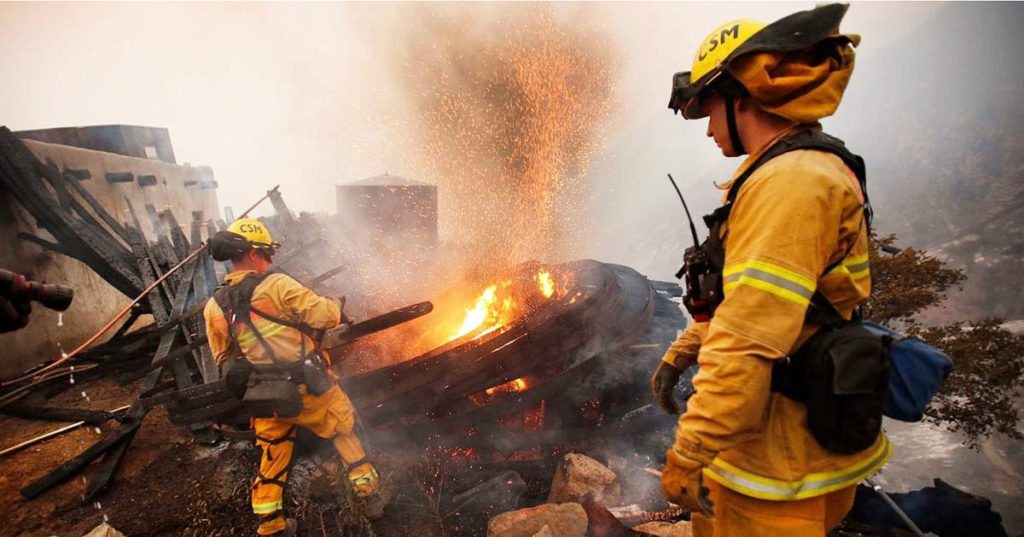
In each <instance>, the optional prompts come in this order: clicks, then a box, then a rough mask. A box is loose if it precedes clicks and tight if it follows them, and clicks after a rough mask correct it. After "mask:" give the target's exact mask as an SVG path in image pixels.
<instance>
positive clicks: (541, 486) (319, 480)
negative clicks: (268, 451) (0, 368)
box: [0, 381, 551, 537]
mask: <svg viewBox="0 0 1024 537" xmlns="http://www.w3.org/2000/svg"><path fill="white" fill-rule="evenodd" d="M83 390H84V391H85V393H86V394H87V396H88V400H86V398H85V397H84V396H83V395H82V391H83ZM137 393H138V386H136V385H130V386H127V387H119V386H117V385H116V384H115V383H113V382H111V381H98V382H95V383H91V384H89V385H86V386H82V387H79V386H76V387H73V388H71V389H69V390H67V391H65V392H64V393H62V394H60V395H58V396H56V397H54V398H52V399H50V400H42V399H41V398H39V399H25V400H22V401H19V404H33V403H37V404H41V405H45V406H49V407H69V408H88V409H95V410H110V409H113V408H117V407H119V406H122V405H126V404H129V403H131V402H132V401H133V400H134V399H135V397H136V394H137ZM64 425H66V423H63V422H54V421H35V420H26V419H20V418H14V417H9V416H3V415H0V438H3V442H2V444H0V449H2V448H4V447H7V446H11V445H15V444H18V443H20V442H22V441H24V440H27V439H30V438H33V437H35V436H37V435H40V434H43V433H45V432H48V431H51V430H54V429H58V428H60V427H62V426H64ZM114 426H116V422H114V421H109V422H107V423H106V424H104V425H103V426H101V428H100V431H102V430H107V429H110V428H112V427H114ZM99 436H100V435H99V433H98V432H97V429H96V428H95V427H93V426H88V425H87V426H84V427H82V428H79V429H77V430H74V431H71V432H68V433H64V434H63V435H61V436H58V437H56V438H53V439H50V440H46V441H43V442H41V443H38V444H36V445H33V446H31V447H29V448H26V449H24V450H22V451H19V452H16V453H13V454H10V455H7V456H6V457H5V458H4V460H3V461H2V462H3V469H4V471H3V472H2V474H0V504H2V505H5V506H6V517H7V520H6V524H4V526H5V528H4V530H3V531H2V532H0V533H3V534H4V535H19V536H31V537H36V536H39V537H51V536H58V537H80V536H82V535H84V534H85V533H87V532H88V531H89V530H91V529H92V528H94V527H95V526H97V525H98V524H100V523H102V522H103V521H108V522H109V523H110V524H111V525H112V526H113V527H115V528H117V529H118V530H120V531H122V532H123V533H125V534H126V535H129V536H131V537H136V536H168V537H169V536H190V537H191V536H195V537H199V536H203V537H206V536H210V537H219V536H224V537H227V536H236V535H238V536H241V535H247V536H248V535H254V534H255V527H256V521H255V517H254V516H253V515H252V513H251V511H250V510H249V491H250V486H251V484H252V479H253V476H254V474H255V469H256V467H257V465H258V461H259V450H258V449H257V448H255V447H254V446H253V444H252V442H250V441H244V440H224V441H221V442H220V443H219V444H217V445H214V446H206V445H202V444H200V443H198V442H197V441H196V440H195V439H193V438H192V436H191V435H190V434H189V432H188V430H187V429H186V428H184V427H179V426H176V425H173V424H171V423H170V422H169V421H168V419H167V415H166V413H165V412H164V411H163V410H162V409H160V408H158V409H155V410H154V411H152V412H150V413H149V415H148V416H147V417H146V419H145V421H144V422H143V425H142V427H141V429H140V430H139V432H138V434H136V436H135V439H134V441H133V442H132V444H131V447H130V449H129V450H128V452H127V453H126V455H125V457H124V459H123V462H122V465H121V467H120V469H119V470H118V473H117V474H116V478H115V479H114V480H113V481H112V483H111V485H110V488H109V489H108V490H107V491H106V492H105V493H103V494H102V495H101V496H100V498H99V500H98V501H96V502H87V501H84V499H83V493H84V491H85V489H86V483H87V479H89V477H90V476H91V471H92V470H93V468H87V469H86V471H85V472H83V473H82V474H80V475H79V476H76V477H74V478H72V479H70V480H68V481H67V482H65V483H62V484H61V485H59V486H57V487H55V488H53V489H51V490H50V491H47V492H46V493H44V494H42V495H41V496H39V497H37V498H35V499H32V500H26V499H24V498H23V497H22V496H21V495H20V493H19V490H20V489H21V488H22V487H24V486H25V485H27V484H29V483H31V482H32V481H34V480H36V479H38V478H40V477H42V476H43V475H46V474H47V473H48V472H50V471H51V470H53V469H54V468H56V467H57V466H59V465H60V464H61V463H63V462H64V461H66V460H68V459H70V458H72V457H74V456H75V455H77V454H79V453H80V452H82V451H83V450H84V449H86V448H87V447H89V446H90V445H91V444H92V443H94V442H95V441H96V440H97V439H98V438H99ZM325 447H327V448H328V449H326V450H325V449H323V448H325ZM332 457H333V453H331V452H330V450H329V446H325V445H323V444H318V443H316V442H315V441H313V442H312V443H310V442H309V441H308V439H307V442H306V443H304V444H303V446H302V447H301V448H300V456H299V458H298V459H297V463H296V465H295V467H293V469H292V473H291V479H290V483H289V492H288V495H287V496H286V501H287V504H288V509H289V513H290V516H294V517H295V518H297V519H298V520H299V523H300V535H317V536H321V535H379V536H400V535H401V536H406V535H411V536H446V535H479V534H480V532H481V531H485V529H484V528H485V527H486V521H487V518H488V516H490V515H491V514H494V513H486V512H479V513H470V514H468V515H466V514H462V513H454V512H452V511H451V509H449V508H447V506H445V505H444V504H443V502H442V500H441V497H442V495H444V494H447V493H449V492H453V491H457V490H459V489H460V488H463V489H464V488H468V487H471V486H472V485H475V484H477V481H478V479H477V478H478V476H480V475H485V476H486V475H490V474H491V473H500V470H501V469H500V468H497V467H495V468H490V467H487V466H486V465H484V466H480V465H477V466H472V468H471V467H470V466H465V465H457V464H452V463H451V461H450V460H448V457H447V455H446V454H444V453H436V452H435V453H426V452H425V453H413V454H404V456H403V458H402V459H401V460H399V459H396V458H393V457H390V458H389V456H388V455H387V454H381V453H378V454H377V457H378V462H379V464H378V467H379V468H381V473H382V483H383V485H384V488H385V492H386V493H387V494H388V496H389V498H391V502H390V504H389V507H388V514H387V516H386V517H385V518H384V519H383V520H380V521H377V522H375V523H374V524H373V525H372V526H370V525H369V523H368V521H366V520H365V519H364V518H362V517H361V516H360V515H359V514H358V509H357V508H356V507H355V505H354V503H353V499H352V498H350V497H348V495H347V491H346V489H345V487H343V486H340V485H339V483H338V481H336V480H335V481H332V480H331V479H332V476H336V475H338V472H336V468H337V461H336V459H332ZM95 464H96V463H93V466H95ZM464 470H472V471H468V472H467V471H464ZM520 471H521V472H522V473H523V475H524V478H525V479H526V481H527V483H526V487H525V490H524V491H523V492H522V497H521V498H520V500H523V501H527V502H529V503H539V502H540V501H543V495H544V493H545V491H546V487H547V485H548V481H549V480H550V475H551V474H550V471H551V468H548V467H546V466H544V465H543V464H526V465H522V468H520ZM531 472H532V474H531Z"/></svg>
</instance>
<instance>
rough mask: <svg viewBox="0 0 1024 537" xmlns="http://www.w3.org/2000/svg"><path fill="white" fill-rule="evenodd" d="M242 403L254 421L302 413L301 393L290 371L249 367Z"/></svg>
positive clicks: (274, 367)
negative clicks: (250, 370) (249, 371)
mask: <svg viewBox="0 0 1024 537" xmlns="http://www.w3.org/2000/svg"><path fill="white" fill-rule="evenodd" d="M242 404H243V405H244V406H245V409H246V410H248V411H249V414H251V415H252V417H254V418H294V417H295V416H298V415H299V413H300V412H302V394H301V393H299V385H298V383H296V382H295V379H293V378H292V373H291V371H288V370H286V369H281V368H278V367H276V366H253V372H252V374H250V375H249V382H248V383H247V387H246V390H245V395H244V396H243V397H242Z"/></svg>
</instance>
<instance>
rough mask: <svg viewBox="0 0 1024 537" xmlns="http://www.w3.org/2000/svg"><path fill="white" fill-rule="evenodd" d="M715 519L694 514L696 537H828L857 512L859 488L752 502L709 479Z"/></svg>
mask: <svg viewBox="0 0 1024 537" xmlns="http://www.w3.org/2000/svg"><path fill="white" fill-rule="evenodd" d="M704 485H705V486H706V487H707V488H708V489H710V491H711V492H710V498H711V501H712V502H714V504H715V507H714V515H715V516H714V518H711V519H708V518H707V517H705V516H703V515H701V514H699V513H693V514H692V515H691V520H692V523H693V526H692V527H693V535H694V537H733V536H737V537H776V536H779V535H785V536H786V537H824V536H825V534H827V533H828V532H829V531H830V530H831V529H832V528H835V527H836V526H837V525H839V523H840V522H841V521H842V520H843V517H845V516H846V514H847V513H849V512H850V509H851V508H853V497H854V494H855V492H856V489H857V486H856V485H854V486H851V487H846V488H843V489H839V490H837V491H835V492H829V493H828V494H823V495H821V496H815V497H813V498H807V499H804V500H793V501H769V500H759V499H757V498H751V497H750V496H746V495H744V494H740V493H739V492H735V491H732V490H729V489H727V488H725V487H723V486H722V485H720V484H719V483H717V482H715V481H713V480H711V479H705V480H704Z"/></svg>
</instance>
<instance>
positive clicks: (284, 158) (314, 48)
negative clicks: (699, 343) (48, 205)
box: [0, 2, 933, 211]
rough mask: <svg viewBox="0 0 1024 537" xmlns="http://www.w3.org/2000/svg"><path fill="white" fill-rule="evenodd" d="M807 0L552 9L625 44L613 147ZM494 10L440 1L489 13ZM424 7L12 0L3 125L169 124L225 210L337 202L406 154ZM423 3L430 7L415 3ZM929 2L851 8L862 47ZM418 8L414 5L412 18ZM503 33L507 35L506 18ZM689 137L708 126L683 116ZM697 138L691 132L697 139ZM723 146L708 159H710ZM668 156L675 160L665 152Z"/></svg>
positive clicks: (3, 69) (2, 75) (6, 20)
mask: <svg viewBox="0 0 1024 537" xmlns="http://www.w3.org/2000/svg"><path fill="white" fill-rule="evenodd" d="M811 6H812V4H811V3H809V2H806V3H805V2H800V3H757V4H747V3H726V4H713V5H711V4H707V3H650V4H649V3H628V4H553V5H552V9H553V10H554V11H555V12H557V14H558V16H559V17H560V19H561V20H562V21H563V22H564V23H566V24H573V25H583V26H586V27H588V28H592V29H593V32H594V34H595V35H600V36H607V39H609V40H610V41H611V43H612V45H613V46H614V47H615V49H616V50H617V51H618V53H619V54H620V60H621V61H620V63H619V67H620V70H619V80H618V84H619V88H620V92H619V99H618V102H617V103H616V104H617V106H616V108H615V110H614V112H613V118H614V119H613V121H611V122H610V123H609V125H608V129H607V132H606V141H607V143H608V144H609V145H614V144H615V143H616V142H617V141H618V140H619V139H620V138H621V137H623V136H628V135H629V134H630V133H632V132H633V131H634V130H635V129H636V128H637V127H638V126H640V125H643V124H644V123H645V122H647V121H648V120H650V118H652V117H654V116H656V115H663V116H664V115H666V114H670V112H668V111H667V110H666V109H665V104H666V100H667V96H668V86H669V84H668V82H669V80H670V78H669V77H670V76H671V74H672V73H673V72H675V71H677V70H682V69H685V68H687V67H688V64H689V62H690V59H691V57H692V50H693V48H694V47H695V45H696V44H697V42H698V41H699V40H700V38H701V37H703V35H704V34H706V33H707V32H708V31H709V30H710V29H711V28H713V27H714V26H716V25H718V24H720V23H721V22H724V21H726V20H730V19H733V18H738V17H756V18H762V19H765V20H774V19H776V18H778V17H781V16H783V15H785V14H787V13H790V12H792V11H796V10H799V9H806V8H809V7H811ZM492 7H493V6H489V5H487V4H475V3H473V4H461V5H456V6H453V5H444V4H434V5H431V6H429V8H430V9H437V10H456V11H463V12H470V13H479V14H480V16H481V18H482V19H487V18H489V17H490V18H493V16H494V15H493V14H490V15H489V14H488V12H490V11H493V10H492ZM423 8H424V6H423V5H420V6H410V5H408V4H402V3H391V4H323V3H316V4H291V3H275V4H234V3H233V4H208V3H202V4H196V3H188V4H156V3H144V4H124V3H118V4H102V3H100V4H95V3H74V4H62V3H39V4H33V3H5V4H2V5H0V80H2V81H3V83H2V84H0V124H5V125H7V126H9V127H10V128H12V129H14V130H23V129H36V128H48V127H63V126H82V125H96V124H112V123H124V124H136V125H152V126H162V127H167V128H169V129H170V133H171V139H172V142H173V144H174V148H175V153H176V156H177V158H178V161H179V162H180V163H184V162H191V163H194V164H208V165H210V166H212V167H213V169H214V172H215V174H216V177H217V179H218V180H219V182H220V185H221V189H220V199H221V202H222V203H223V204H233V205H241V204H246V203H247V202H248V201H249V200H251V199H252V198H253V195H252V193H253V192H254V191H259V190H263V189H266V188H268V187H269V186H272V185H274V184H277V183H285V184H288V183H290V182H292V181H297V180H301V181H302V185H303V188H302V189H301V190H300V189H298V188H294V187H293V188H288V189H286V195H287V199H288V200H289V201H290V202H291V203H292V204H293V205H294V206H295V207H296V208H298V209H308V210H331V211H333V208H334V196H333V189H332V188H331V187H332V185H333V184H335V183H337V182H346V181H350V180H356V179H360V178H363V177H367V176H371V175H376V174H379V173H381V172H384V171H385V170H387V171H390V172H391V173H399V174H403V175H407V176H410V177H413V178H420V179H424V180H427V181H432V178H429V177H417V175H418V174H417V170H414V169H403V168H402V167H403V166H408V164H407V163H404V162H403V159H402V158H401V154H402V147H400V146H401V145H402V144H408V143H415V140H413V139H411V138H409V137H408V136H405V135H404V133H403V129H402V124H403V122H404V121H405V120H404V119H403V118H404V117H405V116H406V114H415V110H407V109H403V108H404V105H403V103H402V99H401V98H400V96H396V92H397V93H400V92H401V89H400V88H395V87H393V86H394V84H393V80H394V78H393V76H392V75H393V73H394V69H395V68H396V67H397V66H394V65H391V63H393V62H394V60H395V58H396V55H395V54H393V53H392V49H393V48H395V47H400V46H402V35H403V29H407V28H409V27H410V25H415V24H417V17H418V16H419V15H417V13H421V12H422V11H423ZM417 9H418V11H417ZM931 9H933V6H932V5H931V4H925V3H915V4H884V5H882V4H873V3H864V4H855V5H854V6H853V7H852V8H851V9H850V13H849V15H848V17H847V20H846V22H845V23H844V28H846V29H849V30H850V31H859V32H861V33H864V34H868V35H869V37H867V38H866V39H865V42H864V45H863V51H870V49H871V48H872V47H877V46H881V45H882V44H883V43H884V42H886V41H888V40H890V39H893V38H894V37H896V36H898V35H900V34H902V33H905V32H908V31H911V30H912V29H913V27H914V21H915V19H917V18H919V17H920V16H922V14H924V13H926V12H928V11H929V10H931ZM414 12H415V13H414ZM495 28H498V29H500V26H496V27H495ZM677 126H678V131H679V135H680V137H684V136H687V137H699V136H700V135H701V132H702V128H703V127H702V126H700V125H695V126H687V125H684V124H683V122H682V121H679V122H678V125H677ZM691 139H692V138H691ZM713 149H714V148H713V146H708V147H706V148H704V149H703V150H702V151H701V152H700V153H698V155H699V156H700V157H702V158H704V159H707V161H708V162H711V161H712V160H713V159H714V157H715V152H714V151H713ZM665 157H666V159H668V158H671V155H665Z"/></svg>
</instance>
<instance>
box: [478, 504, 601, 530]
mask: <svg viewBox="0 0 1024 537" xmlns="http://www.w3.org/2000/svg"><path fill="white" fill-rule="evenodd" d="M545 526H546V527H547V531H548V532H550V533H551V534H553V535H557V536H558V537H583V536H584V535H586V533H587V512H586V511H584V510H583V506H581V505H580V504H578V503H558V504H556V503H545V504H541V505H538V506H537V507H529V508H526V509H519V510H516V511H509V512H507V513H502V514H500V515H498V516H496V517H494V518H492V519H491V521H490V522H488V523H487V537H534V536H535V535H537V534H538V533H540V532H541V531H543V530H544V528H545ZM540 535H542V536H543V535H544V533H540Z"/></svg>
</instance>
